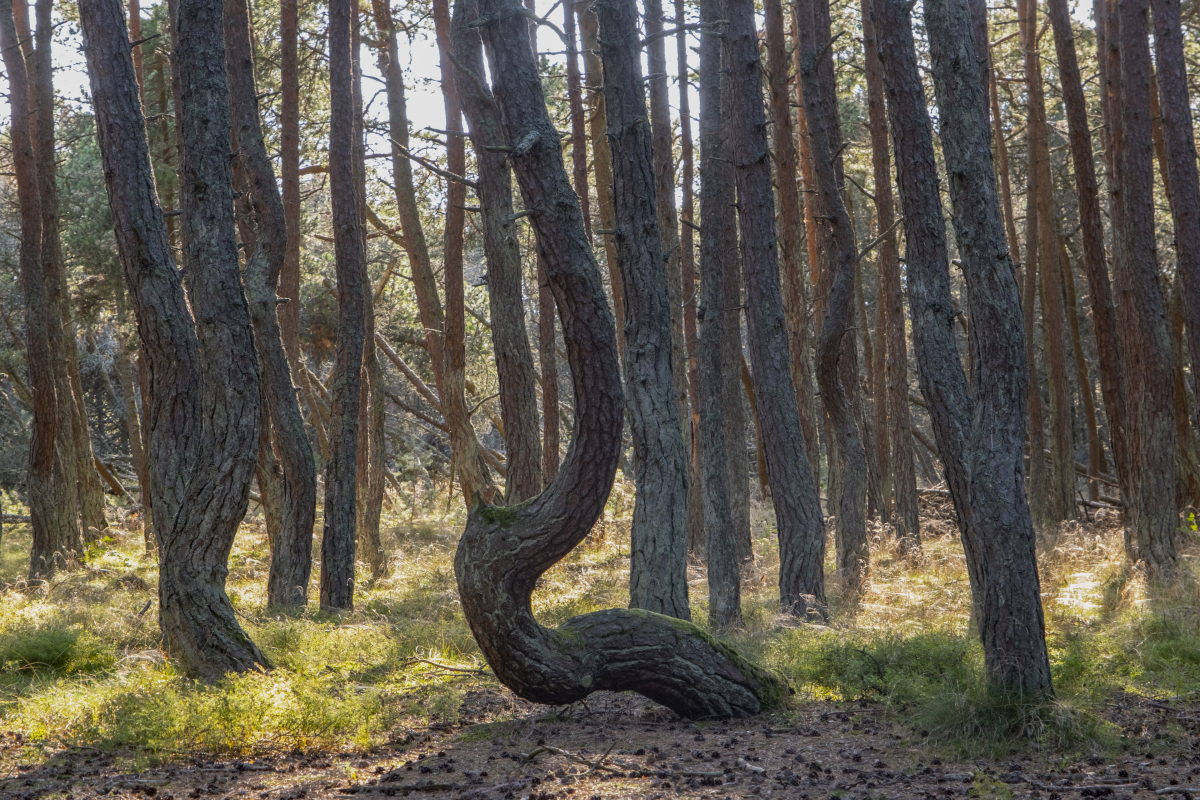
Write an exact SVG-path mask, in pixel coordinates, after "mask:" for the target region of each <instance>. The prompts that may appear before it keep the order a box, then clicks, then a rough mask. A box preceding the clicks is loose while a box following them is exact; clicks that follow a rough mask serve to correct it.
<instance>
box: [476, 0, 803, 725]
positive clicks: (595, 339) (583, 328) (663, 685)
mask: <svg viewBox="0 0 1200 800" xmlns="http://www.w3.org/2000/svg"><path fill="white" fill-rule="evenodd" d="M519 8H520V6H519V5H518V3H517V2H516V0H486V1H485V2H483V3H481V4H480V14H481V17H482V18H483V19H486V20H488V22H487V23H486V24H485V25H483V26H482V33H483V36H484V41H485V42H486V43H487V45H488V49H489V54H490V59H489V60H490V63H491V64H492V72H491V74H492V76H493V79H494V81H495V83H494V85H493V91H494V93H495V95H496V99H497V102H498V104H499V106H500V110H501V115H502V119H503V121H504V126H505V129H506V130H507V132H508V139H509V141H512V142H515V143H516V144H515V145H514V147H513V150H512V153H511V158H512V163H513V170H514V172H515V173H516V176H517V180H518V181H519V183H520V185H521V189H522V191H523V192H524V194H525V199H526V201H527V203H528V204H529V206H530V207H532V208H537V209H540V212H539V213H537V214H534V215H532V221H533V225H534V227H535V230H536V232H537V240H538V247H539V249H540V250H541V251H542V252H543V253H544V255H545V257H546V269H547V276H548V278H549V281H550V285H551V287H552V289H553V290H554V293H555V300H556V301H557V304H558V307H559V309H560V313H561V317H562V323H563V337H564V339H565V341H566V345H567V354H568V360H569V362H570V364H571V371H572V375H573V380H574V383H575V399H576V404H577V409H578V411H577V418H576V421H577V430H576V433H575V438H574V441H573V443H572V446H571V449H570V451H569V452H568V454H567V458H566V460H565V461H564V462H563V466H562V470H561V471H560V472H559V474H558V476H557V477H556V478H555V479H554V481H553V482H552V483H551V485H550V487H549V488H548V489H547V490H546V491H545V492H543V493H542V494H541V495H540V496H539V497H538V498H537V499H536V500H534V501H533V502H531V503H527V504H521V505H517V506H507V507H498V506H488V505H485V504H483V503H476V504H475V505H474V506H473V507H472V509H471V512H470V515H469V517H468V521H467V527H466V530H465V531H464V533H463V537H462V539H461V540H460V543H459V547H458V552H457V554H456V556H455V560H454V569H455V575H456V576H457V578H458V586H459V594H460V596H461V598H462V602H463V610H464V613H465V614H466V617H467V621H468V622H469V623H470V625H471V630H472V632H473V633H474V635H475V638H476V641H478V642H479V645H480V648H481V649H482V651H483V653H484V655H485V657H486V658H487V659H488V663H489V664H490V665H491V666H492V669H493V670H494V671H495V673H496V675H497V677H499V678H500V680H501V681H502V682H503V683H504V684H505V685H506V686H508V687H509V688H511V689H512V690H513V691H514V692H516V693H517V694H518V695H520V696H522V697H525V698H527V699H530V700H534V701H536V702H543V703H564V702H573V701H574V700H578V699H582V698H583V697H586V696H587V695H588V694H590V693H591V692H593V691H597V690H601V689H631V690H634V691H638V692H641V693H643V694H645V695H646V696H648V697H650V698H651V699H653V700H656V701H658V702H661V703H663V704H665V705H666V706H667V707H669V708H671V709H673V710H674V711H676V712H677V713H680V714H683V715H686V716H720V717H726V716H734V715H745V714H752V713H757V712H758V711H759V710H761V709H764V708H769V707H770V706H772V705H774V704H775V703H777V702H778V701H779V699H780V698H781V696H782V692H783V691H785V689H784V687H783V686H782V685H781V684H780V683H779V682H778V680H777V679H775V678H773V677H772V676H770V675H769V674H767V673H765V672H763V671H762V670H760V669H758V668H756V667H754V666H752V665H751V664H749V663H748V662H746V661H745V660H744V659H742V658H740V657H739V656H737V655H736V654H735V653H734V652H733V651H732V650H731V649H729V648H726V647H723V646H722V647H714V646H713V645H712V644H710V642H711V640H710V639H706V638H705V637H704V636H703V635H702V634H700V632H699V630H698V629H697V628H695V627H694V626H692V625H691V624H690V623H687V622H683V621H681V620H673V619H669V618H667V617H664V616H662V615H659V614H654V613H652V612H647V611H626V610H621V609H612V610H608V611H600V612H596V613H593V614H585V615H583V616H581V617H576V618H575V619H573V620H571V621H569V622H567V623H565V624H564V625H563V626H561V627H559V628H557V629H553V630H551V629H547V628H543V627H541V626H540V625H538V623H537V621H536V620H535V619H534V617H533V613H532V611H531V609H530V605H529V599H530V594H531V593H532V591H533V587H534V583H535V582H536V581H537V579H538V577H539V576H541V574H542V573H543V572H544V571H545V570H546V569H548V568H549V567H550V566H552V565H553V564H554V563H555V562H556V561H558V560H559V559H560V558H562V557H563V556H564V555H566V554H567V553H568V552H570V550H571V549H572V548H573V547H574V546H575V545H576V544H578V543H579V542H580V541H582V540H583V538H584V537H585V536H586V535H587V533H588V531H589V530H590V529H591V526H592V524H593V523H594V521H595V520H596V518H597V517H598V516H599V514H600V512H601V510H602V509H603V506H604V503H605V502H606V500H607V497H608V493H609V490H610V488H611V486H612V480H613V477H614V475H615V473H616V466H617V460H618V457H619V448H620V444H621V426H622V416H623V415H622V406H623V401H622V392H621V385H620V379H619V377H618V364H617V347H616V333H615V330H614V326H613V319H612V314H611V312H610V311H609V308H608V303H607V302H606V301H605V298H604V290H603V286H602V284H601V281H600V274H599V269H598V267H597V264H596V260H595V257H594V256H593V254H592V251H591V247H590V245H589V244H588V240H587V236H586V234H585V233H584V229H583V220H582V217H581V215H580V211H579V204H578V201H577V200H576V198H575V193H574V190H573V189H572V187H571V184H570V182H569V180H568V179H567V174H566V170H565V168H564V166H563V161H562V154H561V150H560V146H559V138H558V133H557V131H556V130H555V129H554V125H553V123H552V122H551V120H550V117H549V114H548V113H547V110H546V106H545V98H544V95H543V93H542V88H541V80H540V78H539V76H538V73H537V68H536V65H535V62H534V59H533V56H532V53H531V52H530V50H529V48H528V47H527V46H526V40H525V37H524V35H523V32H524V31H523V28H524V26H525V25H526V20H525V17H524V16H523V15H522V14H520V13H519Z"/></svg>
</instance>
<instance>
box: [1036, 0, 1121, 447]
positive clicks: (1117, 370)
mask: <svg viewBox="0 0 1200 800" xmlns="http://www.w3.org/2000/svg"><path fill="white" fill-rule="evenodd" d="M1048 9H1049V13H1050V22H1051V24H1052V25H1053V26H1054V46H1055V50H1056V52H1057V54H1058V71H1059V76H1060V78H1061V81H1062V95H1063V106H1064V108H1065V111H1066V117H1067V128H1068V131H1069V138H1070V145H1071V159H1072V163H1073V164H1074V167H1075V192H1076V196H1077V197H1078V201H1079V223H1080V235H1081V237H1082V239H1083V268H1084V272H1085V273H1086V275H1087V280H1088V297H1089V298H1090V301H1091V308H1092V329H1093V332H1094V333H1095V336H1096V350H1097V353H1098V355H1099V360H1100V390H1101V394H1102V396H1103V398H1104V409H1105V411H1106V412H1107V413H1106V416H1107V418H1108V430H1109V435H1110V437H1111V439H1112V448H1113V460H1114V461H1116V462H1117V463H1118V464H1119V463H1122V462H1123V461H1124V460H1125V459H1126V457H1127V456H1126V449H1127V445H1126V439H1125V427H1126V413H1127V412H1126V404H1125V396H1126V388H1125V377H1126V373H1125V367H1124V363H1123V360H1122V356H1121V342H1120V338H1119V336H1120V334H1119V330H1118V328H1117V312H1116V308H1115V306H1114V305H1113V294H1112V285H1111V284H1110V283H1109V278H1108V264H1107V259H1106V256H1105V252H1104V224H1103V222H1102V219H1101V216H1100V198H1099V194H1100V191H1099V186H1098V182H1097V179H1096V164H1095V157H1094V154H1093V153H1092V135H1091V129H1090V126H1089V123H1088V116H1087V104H1086V102H1085V100H1084V96H1083V82H1082V80H1081V78H1080V74H1079V60H1078V58H1077V56H1076V53H1075V37H1074V32H1073V30H1072V28H1071V17H1070V13H1069V11H1068V9H1067V2H1066V0H1049V2H1048ZM1103 22H1104V19H1103V14H1100V15H1099V18H1098V33H1100V32H1102V31H1103ZM1102 52H1103V51H1102ZM1102 88H1103V87H1102ZM1102 105H1103V102H1102ZM1080 380H1081V382H1082V380H1083V379H1082V377H1081V379H1080ZM1086 391H1087V392H1088V393H1089V394H1090V391H1091V388H1090V384H1088V386H1087V388H1086Z"/></svg>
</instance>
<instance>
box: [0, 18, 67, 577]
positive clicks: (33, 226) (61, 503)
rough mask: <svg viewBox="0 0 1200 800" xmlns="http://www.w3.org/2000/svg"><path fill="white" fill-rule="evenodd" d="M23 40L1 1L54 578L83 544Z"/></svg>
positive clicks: (36, 452)
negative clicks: (68, 478) (55, 342)
mask: <svg viewBox="0 0 1200 800" xmlns="http://www.w3.org/2000/svg"><path fill="white" fill-rule="evenodd" d="M18 2H21V0H18ZM19 42H20V40H19V39H18V37H17V30H16V26H15V24H14V22H13V5H12V2H11V0H3V2H0V48H3V53H4V68H5V71H6V72H7V74H8V84H9V89H8V100H9V107H10V108H11V109H12V115H11V128H10V137H11V140H12V151H13V168H14V171H15V173H16V179H17V200H18V202H19V204H20V208H21V245H20V255H19V264H20V270H21V289H22V293H23V294H24V295H25V330H26V333H25V338H26V349H25V358H26V363H27V364H28V367H29V382H30V384H31V389H32V394H33V440H32V442H31V444H30V448H29V480H28V484H27V485H28V492H29V515H30V518H31V520H32V528H33V544H32V546H31V547H30V552H29V577H30V578H49V577H50V576H51V575H53V574H54V573H55V571H57V570H58V569H59V568H62V567H65V566H68V565H69V564H71V563H72V562H73V561H74V559H75V556H76V554H78V553H79V552H80V551H81V550H82V548H83V543H82V541H81V540H80V536H79V527H78V522H77V519H78V518H77V516H76V504H75V495H74V487H73V486H71V485H69V484H67V483H65V482H64V481H63V476H62V473H61V471H60V470H59V469H57V468H56V464H55V461H56V447H55V443H56V441H57V438H58V426H59V419H60V415H59V412H58V407H59V398H58V396H57V391H56V386H55V379H54V374H53V362H52V360H51V344H50V328H51V327H57V325H54V324H53V323H54V322H55V320H54V319H53V317H52V316H51V308H50V298H49V288H48V287H47V285H46V284H47V282H48V281H47V280H46V276H45V273H44V272H43V268H42V263H41V261H42V259H41V250H42V246H43V241H44V239H43V236H42V222H43V214H42V209H41V200H40V198H39V196H38V174H37V163H36V160H35V157H34V148H33V137H32V135H31V134H32V131H31V130H30V121H31V117H32V115H31V114H30V113H29V109H30V95H29V81H28V76H27V73H26V71H25V59H24V57H23V55H22V53H21V50H20V49H19V47H18V45H19ZM63 402H65V399H64V401H63Z"/></svg>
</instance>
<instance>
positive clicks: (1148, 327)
mask: <svg viewBox="0 0 1200 800" xmlns="http://www.w3.org/2000/svg"><path fill="white" fill-rule="evenodd" d="M1118 13H1119V19H1120V72H1121V75H1120V81H1121V82H1120V101H1119V104H1118V105H1117V107H1116V108H1115V109H1114V111H1119V113H1120V116H1121V132H1122V137H1123V139H1122V140H1121V142H1120V144H1119V145H1117V158H1116V166H1117V172H1116V178H1117V184H1116V190H1117V194H1116V200H1117V202H1119V203H1120V205H1121V215H1122V222H1123V231H1122V233H1123V236H1122V239H1123V250H1122V254H1121V255H1122V256H1123V258H1121V259H1117V260H1116V262H1115V263H1116V267H1117V271H1118V275H1119V276H1120V277H1119V279H1118V281H1117V291H1118V297H1119V298H1120V302H1118V303H1117V309H1118V311H1119V313H1120V314H1121V317H1122V318H1121V319H1120V320H1119V324H1120V326H1121V329H1122V330H1123V331H1125V336H1126V353H1127V355H1128V358H1129V364H1128V369H1129V370H1130V373H1131V376H1132V380H1131V381H1130V383H1129V386H1130V397H1129V402H1130V412H1131V413H1130V417H1131V422H1132V430H1131V435H1130V437H1129V440H1130V442H1131V444H1132V445H1133V447H1135V448H1136V452H1133V453H1131V456H1132V457H1133V459H1134V465H1135V467H1134V470H1133V472H1132V475H1133V477H1134V478H1135V479H1136V480H1137V482H1138V486H1137V489H1136V499H1135V502H1134V505H1133V508H1132V511H1133V514H1132V525H1131V527H1132V531H1131V536H1130V537H1128V538H1127V540H1126V544H1127V546H1130V548H1131V552H1130V553H1129V555H1130V558H1131V559H1132V560H1133V561H1135V562H1137V561H1145V562H1146V566H1147V568H1148V570H1149V572H1150V573H1151V574H1152V575H1155V574H1158V573H1161V572H1170V571H1171V570H1173V569H1174V567H1175V564H1176V562H1177V559H1178V555H1177V553H1176V550H1175V529H1176V528H1177V527H1178V515H1177V513H1176V506H1175V404H1174V392H1173V391H1172V388H1173V375H1172V372H1173V357H1172V353H1171V339H1170V332H1169V331H1168V329H1167V310H1166V301H1165V299H1164V297H1163V291H1162V285H1161V283H1160V282H1159V273H1158V256H1157V253H1156V247H1155V235H1154V164H1153V158H1154V152H1153V143H1152V140H1151V130H1150V127H1151V119H1150V80H1151V76H1150V70H1151V67H1150V46H1149V43H1148V42H1147V40H1146V30H1147V23H1148V20H1147V19H1146V17H1147V15H1148V13H1149V8H1148V3H1147V0H1123V2H1121V3H1120V4H1119V9H1118Z"/></svg>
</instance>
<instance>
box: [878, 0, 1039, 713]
mask: <svg viewBox="0 0 1200 800" xmlns="http://www.w3.org/2000/svg"><path fill="white" fill-rule="evenodd" d="M872 13H873V15H874V17H873V21H874V23H875V31H876V35H877V36H878V37H879V53H880V58H881V60H882V62H883V67H884V80H885V84H886V86H887V91H888V113H889V117H890V120H889V121H890V122H891V130H892V138H893V141H894V143H895V152H896V166H897V173H898V178H899V180H898V184H899V188H900V199H901V204H902V206H903V209H904V218H905V221H906V224H905V232H906V239H907V246H906V256H907V259H906V260H907V263H908V280H909V284H908V287H909V305H910V309H911V313H912V319H913V332H914V337H913V338H914V342H915V347H916V352H917V366H918V371H919V375H920V382H921V391H922V394H924V396H925V400H926V402H927V403H928V407H929V412H930V416H931V418H932V420H933V428H934V435H935V438H936V439H937V443H938V451H939V453H940V454H941V458H942V463H943V465H944V468H945V474H946V479H947V485H948V486H949V488H950V493H951V498H952V500H953V501H954V507H955V510H956V513H957V516H958V524H959V530H960V532H961V535H962V540H963V547H964V549H965V550H966V554H967V567H968V575H969V577H970V580H971V586H972V593H973V595H974V598H975V614H976V619H977V620H978V623H979V630H980V635H981V638H982V639H983V648H984V659H985V663H986V665H987V670H988V678H989V683H991V685H992V686H993V687H995V688H996V689H999V690H1001V691H1004V692H1011V693H1015V694H1020V695H1024V696H1027V697H1045V696H1048V695H1050V693H1051V692H1052V688H1051V683H1050V661H1049V657H1048V655H1047V651H1046V644H1045V638H1044V633H1043V630H1044V623H1043V616H1042V606H1041V599H1040V590H1039V583H1038V574H1037V562H1036V557H1035V552H1034V532H1033V525H1032V522H1031V520H1030V517H1029V510H1028V505H1027V504H1026V499H1025V484H1024V479H1025V474H1024V471H1025V470H1024V466H1025V464H1024V455H1023V450H1024V440H1025V435H1024V434H1025V431H1024V426H1025V409H1024V408H1023V407H1022V404H1023V402H1024V397H1025V382H1026V381H1027V380H1028V370H1027V368H1026V363H1025V343H1024V341H1023V334H1022V328H1021V320H1020V314H1019V309H1020V300H1019V293H1018V290H1017V282H1016V275H1015V272H1014V269H1013V265H1012V261H1011V259H1010V258H1009V255H1008V249H1007V246H1006V244H1005V241H1004V231H1003V227H1002V225H1001V221H1000V210H999V202H998V199H997V197H996V188H995V187H996V180H995V174H994V172H993V171H992V164H991V155H990V153H989V150H988V147H987V139H988V130H987V124H986V122H985V121H984V119H983V115H982V108H983V91H984V87H983V86H982V85H980V83H979V70H978V68H977V66H978V65H977V64H976V63H975V58H974V56H973V47H972V45H971V36H970V27H969V23H970V16H969V13H968V11H967V6H966V2H965V0H934V2H930V3H929V4H928V5H927V7H926V15H925V23H926V26H927V28H928V30H929V38H930V47H931V53H932V57H933V69H934V77H935V85H936V87H937V92H938V107H939V109H940V113H941V120H942V125H943V128H942V142H943V145H944V155H945V158H946V164H947V168H948V172H949V175H950V190H951V198H952V199H953V201H954V208H955V215H954V221H955V232H956V234H957V236H958V241H959V245H960V250H961V253H962V256H963V272H964V274H965V276H966V279H967V286H968V296H969V313H970V319H971V322H972V324H971V335H972V337H973V342H972V348H973V352H974V353H975V354H976V363H975V369H976V380H975V383H974V387H973V388H974V392H973V393H972V390H971V388H969V387H968V386H967V380H966V374H965V373H964V371H963V369H962V365H961V362H960V361H959V356H958V348H957V345H956V343H955V340H954V329H953V324H954V304H953V301H952V298H951V294H950V274H949V254H948V249H947V244H946V237H945V221H944V217H943V216H942V207H941V203H940V200H939V194H938V177H937V167H936V162H935V158H934V151H933V136H932V131H931V129H930V123H929V116H928V110H927V106H926V101H925V93H924V90H923V87H922V85H921V76H920V72H919V71H918V66H917V57H916V49H915V46H914V41H913V33H912V19H911V17H910V10H909V6H908V4H907V3H906V2H904V0H874V1H873V3H872Z"/></svg>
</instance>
